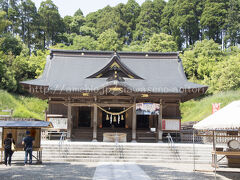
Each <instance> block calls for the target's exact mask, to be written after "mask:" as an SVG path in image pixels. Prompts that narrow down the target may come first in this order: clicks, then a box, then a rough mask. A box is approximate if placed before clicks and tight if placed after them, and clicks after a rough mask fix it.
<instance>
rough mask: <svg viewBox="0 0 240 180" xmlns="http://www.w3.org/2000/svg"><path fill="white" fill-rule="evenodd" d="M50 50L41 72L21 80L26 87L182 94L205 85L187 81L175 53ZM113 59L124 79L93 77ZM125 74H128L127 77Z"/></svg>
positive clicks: (102, 71)
mask: <svg viewBox="0 0 240 180" xmlns="http://www.w3.org/2000/svg"><path fill="white" fill-rule="evenodd" d="M114 53H115V52H111V51H69V50H51V55H50V56H49V57H48V58H47V62H46V65H45V69H44V72H43V75H42V76H41V77H40V78H38V79H35V80H30V81H24V82H21V83H22V84H23V85H25V86H26V85H27V86H41V87H47V88H48V90H49V91H68V92H71V91H74V92H82V91H88V92H89V91H96V90H100V89H102V88H104V87H108V86H122V87H125V88H127V89H130V90H131V91H132V92H139V93H143V92H148V93H184V92H186V90H192V89H195V90H199V89H201V90H202V91H204V92H205V91H206V89H207V86H202V85H199V84H196V83H192V82H188V80H187V78H186V76H185V74H184V71H183V67H182V62H181V59H180V58H179V56H178V53H176V52H172V53H148V52H145V53H144V52H118V53H117V56H116V55H115V54H114ZM114 62H116V63H117V64H118V65H119V67H120V68H119V69H120V71H121V72H123V74H122V76H124V74H125V75H130V76H132V77H133V78H126V77H123V78H124V81H118V80H113V81H107V79H108V78H109V77H102V78H96V76H98V75H100V74H101V73H107V72H108V70H109V67H111V65H112V64H113V63H114ZM128 77H129V76H128Z"/></svg>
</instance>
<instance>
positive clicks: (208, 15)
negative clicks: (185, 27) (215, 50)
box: [200, 0, 228, 43]
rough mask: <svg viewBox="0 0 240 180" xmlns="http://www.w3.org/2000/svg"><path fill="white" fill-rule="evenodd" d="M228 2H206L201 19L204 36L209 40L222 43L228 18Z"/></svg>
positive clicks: (218, 0)
mask: <svg viewBox="0 0 240 180" xmlns="http://www.w3.org/2000/svg"><path fill="white" fill-rule="evenodd" d="M227 2H228V0H206V3H205V6H204V10H203V13H202V16H201V19H200V23H201V26H202V28H203V30H204V34H205V36H206V37H207V38H208V39H213V40H214V41H215V42H217V43H222V38H223V37H222V32H223V27H224V24H225V22H226V18H227V9H228V3H227Z"/></svg>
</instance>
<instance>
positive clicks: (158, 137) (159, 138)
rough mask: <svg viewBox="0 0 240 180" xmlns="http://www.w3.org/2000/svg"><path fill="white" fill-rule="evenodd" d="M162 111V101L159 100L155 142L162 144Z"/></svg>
mask: <svg viewBox="0 0 240 180" xmlns="http://www.w3.org/2000/svg"><path fill="white" fill-rule="evenodd" d="M162 111H163V103H162V99H160V109H159V116H158V128H157V141H158V142H162V134H163V131H162V114H163V113H162Z"/></svg>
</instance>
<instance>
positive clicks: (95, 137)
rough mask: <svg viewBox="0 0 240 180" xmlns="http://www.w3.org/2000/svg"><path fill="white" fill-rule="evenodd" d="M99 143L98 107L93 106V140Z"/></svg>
mask: <svg viewBox="0 0 240 180" xmlns="http://www.w3.org/2000/svg"><path fill="white" fill-rule="evenodd" d="M92 141H97V105H96V104H94V106H93V140H92Z"/></svg>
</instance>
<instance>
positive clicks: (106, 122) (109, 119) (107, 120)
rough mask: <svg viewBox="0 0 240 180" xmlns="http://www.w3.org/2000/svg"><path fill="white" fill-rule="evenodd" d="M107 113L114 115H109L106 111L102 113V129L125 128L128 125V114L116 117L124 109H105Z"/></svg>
mask: <svg viewBox="0 0 240 180" xmlns="http://www.w3.org/2000/svg"><path fill="white" fill-rule="evenodd" d="M105 110H106V111H107V112H111V113H113V114H110V113H107V112H105V111H103V112H102V127H103V128H112V129H114V128H125V124H126V113H122V114H119V115H114V114H115V113H119V112H121V111H123V110H124V109H123V108H117V107H114V108H105Z"/></svg>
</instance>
